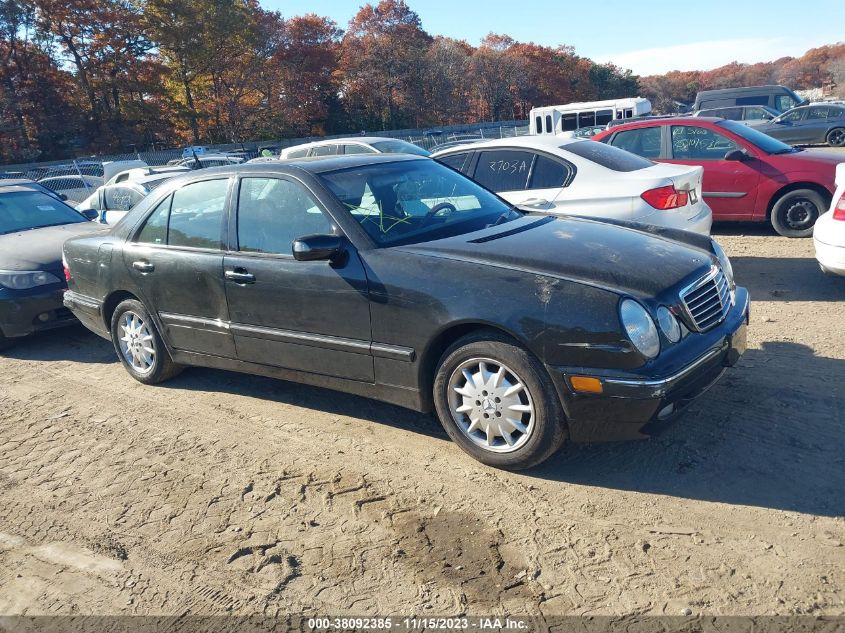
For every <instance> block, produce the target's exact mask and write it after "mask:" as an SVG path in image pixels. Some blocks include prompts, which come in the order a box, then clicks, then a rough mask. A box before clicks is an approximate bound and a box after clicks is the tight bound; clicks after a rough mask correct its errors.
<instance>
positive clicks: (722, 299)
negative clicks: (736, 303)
mask: <svg viewBox="0 0 845 633" xmlns="http://www.w3.org/2000/svg"><path fill="white" fill-rule="evenodd" d="M681 301H682V302H683V304H684V308H685V309H686V311H687V315H688V316H689V318H690V321H691V324H692V326H693V328H694V329H695V330H696V331H698V332H705V331H707V330H709V329H710V328H712V327H715V326H717V325H718V324H719V323H721V322H722V321H723V320H724V318H725V316H726V315H727V314H728V311H729V310H730V309H731V301H732V299H731V289H730V288H729V287H728V280H727V279H726V278H725V275H724V274H723V273H722V270H721V269H720V268H714V270H713V271H711V272H710V273H709V274H708V275H707V276H706V277H704V279H701V280H700V281H698V282H696V283H695V284H693V285H692V286H690V287H689V288H687V289H686V290H684V291H683V292H682V293H681Z"/></svg>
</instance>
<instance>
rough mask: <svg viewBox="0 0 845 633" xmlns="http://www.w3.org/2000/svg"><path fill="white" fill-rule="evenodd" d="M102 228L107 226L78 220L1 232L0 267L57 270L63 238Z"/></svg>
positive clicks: (0, 268) (60, 261)
mask: <svg viewBox="0 0 845 633" xmlns="http://www.w3.org/2000/svg"><path fill="white" fill-rule="evenodd" d="M104 229H105V230H108V227H104V226H103V225H102V224H95V223H94V222H80V223H78V224H63V225H62V226H48V227H45V228H43V229H32V230H30V231H19V232H17V233H9V234H8V235H0V270H48V271H53V270H60V269H61V267H62V245H63V244H64V243H65V240H67V239H68V238H71V237H75V236H77V235H86V234H88V233H96V232H99V231H103V230H104Z"/></svg>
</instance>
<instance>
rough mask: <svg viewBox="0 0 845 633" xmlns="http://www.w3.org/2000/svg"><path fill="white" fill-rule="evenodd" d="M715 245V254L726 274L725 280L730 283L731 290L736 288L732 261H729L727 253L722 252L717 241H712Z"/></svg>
mask: <svg viewBox="0 0 845 633" xmlns="http://www.w3.org/2000/svg"><path fill="white" fill-rule="evenodd" d="M711 241H712V243H713V254H714V255H715V256H716V258H717V259H718V260H719V265H720V266H721V267H722V272H723V273H725V279H727V281H728V286H730V288H731V290H733V289H734V288H736V283H734V269H733V266H731V260H730V259H728V255H727V253H725V251H724V250H722V247H721V246H719V244H718V242H716V240H711Z"/></svg>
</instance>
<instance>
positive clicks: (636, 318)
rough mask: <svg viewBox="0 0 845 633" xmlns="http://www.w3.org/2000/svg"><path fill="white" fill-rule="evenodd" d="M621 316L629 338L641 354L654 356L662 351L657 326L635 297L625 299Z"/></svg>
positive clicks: (620, 308)
mask: <svg viewBox="0 0 845 633" xmlns="http://www.w3.org/2000/svg"><path fill="white" fill-rule="evenodd" d="M619 317H620V319H621V320H622V326H623V327H624V328H625V331H626V332H627V333H628V338H629V339H630V340H631V343H633V344H634V347H636V348H637V350H638V351H639V352H640V354H642V355H643V356H645V357H646V358H654V357H655V356H657V355H658V354H659V353H660V337H659V336H658V335H657V327H656V326H655V325H654V321H653V320H652V318H651V317H650V316H649V314H648V312H646V309H645V308H644V307H642V306H641V305H640V304H639V303H637V302H636V301H634V300H633V299H625V300H624V301H623V302H622V305H620V306H619Z"/></svg>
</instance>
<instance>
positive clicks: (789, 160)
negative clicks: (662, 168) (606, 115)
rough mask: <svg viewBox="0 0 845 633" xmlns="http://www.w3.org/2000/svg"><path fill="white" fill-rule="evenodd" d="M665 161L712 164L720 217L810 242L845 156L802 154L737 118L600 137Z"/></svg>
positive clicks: (682, 120)
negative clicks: (767, 227) (757, 224)
mask: <svg viewBox="0 0 845 633" xmlns="http://www.w3.org/2000/svg"><path fill="white" fill-rule="evenodd" d="M592 138H593V140H596V141H601V142H603V143H610V144H611V145H613V146H614V147H619V148H622V149H625V150H628V151H629V152H633V153H634V154H639V155H640V156H644V157H645V158H650V159H652V160H654V161H657V162H660V163H679V164H682V165H700V166H701V167H704V184H703V192H702V194H703V196H704V199H705V201H706V202H707V203H708V204H709V205H710V208H711V209H713V220H714V221H723V220H744V221H748V220H751V221H760V222H763V221H766V220H768V221H770V222H771V223H772V226H774V228H775V230H776V231H777V232H778V233H780V234H781V235H785V236H787V237H809V236H810V235H812V233H813V224H815V222H816V219H817V218H818V217H819V215H821V214H822V213H824V212H825V211H826V210H827V208H828V207H829V206H830V200H831V197H832V196H833V192H834V189H835V188H836V187H835V184H834V181H835V173H836V165H837V164H838V163H843V162H845V154H838V153H832V152H824V151H818V150H802V149H798V148H795V147H792V146H791V145H787V144H785V143H782V142H781V141H778V140H777V139H774V138H772V137H771V136H767V135H766V134H763V133H762V132H758V131H757V130H755V129H752V128H750V127H748V126H745V125H743V124H742V123H738V122H736V121H728V120H726V119H717V118H709V117H665V118H653V119H650V120H642V121H635V122H631V123H626V124H623V125H618V126H615V127H613V128H611V129H609V130H605V131H604V132H601V133H600V134H597V135H596V136H593V137H592Z"/></svg>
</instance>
